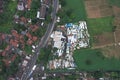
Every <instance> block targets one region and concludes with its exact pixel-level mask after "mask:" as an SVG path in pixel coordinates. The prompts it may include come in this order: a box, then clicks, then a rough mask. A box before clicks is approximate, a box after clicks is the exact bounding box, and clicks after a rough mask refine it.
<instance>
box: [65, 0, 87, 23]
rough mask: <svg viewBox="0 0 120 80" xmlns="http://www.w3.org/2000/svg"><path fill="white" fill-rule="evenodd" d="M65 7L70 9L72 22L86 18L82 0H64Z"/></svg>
mask: <svg viewBox="0 0 120 80" xmlns="http://www.w3.org/2000/svg"><path fill="white" fill-rule="evenodd" d="M73 3H74V4H73ZM65 9H71V10H72V13H73V14H72V16H73V17H74V19H75V20H74V22H78V21H80V20H85V19H86V11H85V6H84V0H66V6H65Z"/></svg>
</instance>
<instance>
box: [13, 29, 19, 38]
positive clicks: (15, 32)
mask: <svg viewBox="0 0 120 80" xmlns="http://www.w3.org/2000/svg"><path fill="white" fill-rule="evenodd" d="M11 32H12V35H13V36H14V37H16V38H19V34H18V33H17V31H16V30H12V31H11Z"/></svg>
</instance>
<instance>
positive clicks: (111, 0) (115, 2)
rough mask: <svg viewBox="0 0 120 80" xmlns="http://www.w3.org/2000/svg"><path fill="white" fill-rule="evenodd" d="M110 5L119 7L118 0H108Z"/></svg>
mask: <svg viewBox="0 0 120 80" xmlns="http://www.w3.org/2000/svg"><path fill="white" fill-rule="evenodd" d="M108 1H109V3H110V4H111V5H115V6H119V7H120V0H108Z"/></svg>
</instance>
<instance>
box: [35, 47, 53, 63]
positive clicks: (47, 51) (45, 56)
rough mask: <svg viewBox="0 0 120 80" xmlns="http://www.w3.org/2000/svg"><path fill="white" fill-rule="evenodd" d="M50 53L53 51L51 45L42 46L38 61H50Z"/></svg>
mask: <svg viewBox="0 0 120 80" xmlns="http://www.w3.org/2000/svg"><path fill="white" fill-rule="evenodd" d="M50 53H51V47H50V46H49V47H48V48H42V49H41V50H40V55H39V56H38V59H37V63H44V64H45V65H46V64H47V62H48V59H49V55H50Z"/></svg>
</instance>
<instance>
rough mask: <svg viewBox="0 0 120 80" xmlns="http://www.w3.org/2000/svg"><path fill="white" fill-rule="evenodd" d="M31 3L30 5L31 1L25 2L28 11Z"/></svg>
mask: <svg viewBox="0 0 120 80" xmlns="http://www.w3.org/2000/svg"><path fill="white" fill-rule="evenodd" d="M31 3H32V0H27V1H26V5H25V7H26V8H27V9H28V10H30V7H31Z"/></svg>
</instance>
